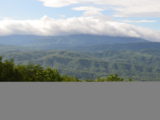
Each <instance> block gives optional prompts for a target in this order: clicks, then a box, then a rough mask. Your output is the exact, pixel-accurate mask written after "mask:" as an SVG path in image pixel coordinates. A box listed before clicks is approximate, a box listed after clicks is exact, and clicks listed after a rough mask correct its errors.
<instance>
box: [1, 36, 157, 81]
mask: <svg viewBox="0 0 160 120" xmlns="http://www.w3.org/2000/svg"><path fill="white" fill-rule="evenodd" d="M0 56H3V58H4V59H11V58H13V59H14V60H15V62H16V64H28V63H32V64H39V65H41V66H43V67H53V68H56V69H57V70H58V71H60V73H62V74H66V75H71V76H75V77H77V78H80V79H95V78H97V77H103V76H107V75H110V74H118V75H120V76H122V77H124V78H133V79H134V80H138V81H151V80H152V79H153V81H160V74H159V73H160V43H156V42H150V41H147V40H145V39H141V38H134V37H112V36H99V35H68V36H48V37H45V36H32V35H11V36H1V37H0Z"/></svg>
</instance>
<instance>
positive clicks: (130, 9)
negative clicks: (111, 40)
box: [39, 0, 160, 17]
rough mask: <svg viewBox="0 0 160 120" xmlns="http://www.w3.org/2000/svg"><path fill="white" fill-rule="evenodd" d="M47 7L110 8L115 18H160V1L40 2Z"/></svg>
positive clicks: (72, 0) (60, 0)
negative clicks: (87, 5) (83, 6)
mask: <svg viewBox="0 0 160 120" xmlns="http://www.w3.org/2000/svg"><path fill="white" fill-rule="evenodd" d="M39 1H41V2H43V4H44V5H45V6H47V7H64V6H69V5H74V4H90V5H102V6H105V7H106V8H108V6H110V7H111V8H112V10H113V11H115V14H114V16H115V17H142V16H144V17H160V0H39Z"/></svg>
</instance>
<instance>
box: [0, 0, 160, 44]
mask: <svg viewBox="0 0 160 120" xmlns="http://www.w3.org/2000/svg"><path fill="white" fill-rule="evenodd" d="M77 33H88V34H100V35H101V34H102V35H113V36H133V37H142V38H146V39H150V40H151V39H152V40H154V41H157V40H158V41H160V0H1V1H0V35H10V34H34V35H61V34H77Z"/></svg>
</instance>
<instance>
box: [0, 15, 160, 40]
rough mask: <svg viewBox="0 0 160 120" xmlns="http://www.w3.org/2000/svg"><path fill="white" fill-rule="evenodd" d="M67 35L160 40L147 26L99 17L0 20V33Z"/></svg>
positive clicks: (159, 34)
mask: <svg viewBox="0 0 160 120" xmlns="http://www.w3.org/2000/svg"><path fill="white" fill-rule="evenodd" d="M11 34H29V35H43V36H55V35H68V34H96V35H110V36H130V37H140V38H145V39H148V40H151V41H160V32H158V31H154V30H150V29H147V28H142V27H138V26H135V25H130V24H127V23H120V22H116V21H113V20H108V19H105V18H103V17H102V18H101V17H86V16H82V17H72V18H64V19H53V18H49V17H47V16H44V17H43V18H41V19H37V20H14V19H4V20H1V21H0V35H1V36H3V35H11Z"/></svg>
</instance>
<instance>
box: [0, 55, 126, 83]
mask: <svg viewBox="0 0 160 120" xmlns="http://www.w3.org/2000/svg"><path fill="white" fill-rule="evenodd" d="M123 80H124V79H122V78H120V77H119V76H118V75H110V76H108V77H107V78H100V79H97V80H92V81H93V82H94V81H95V82H107V81H123ZM0 81H1V82H83V81H82V80H79V79H78V78H75V77H71V76H67V75H61V74H60V73H59V72H58V71H57V70H55V69H52V68H43V67H41V66H40V65H33V64H29V65H15V63H14V61H13V60H5V61H3V60H2V57H0ZM84 82H91V81H89V80H86V81H84Z"/></svg>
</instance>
